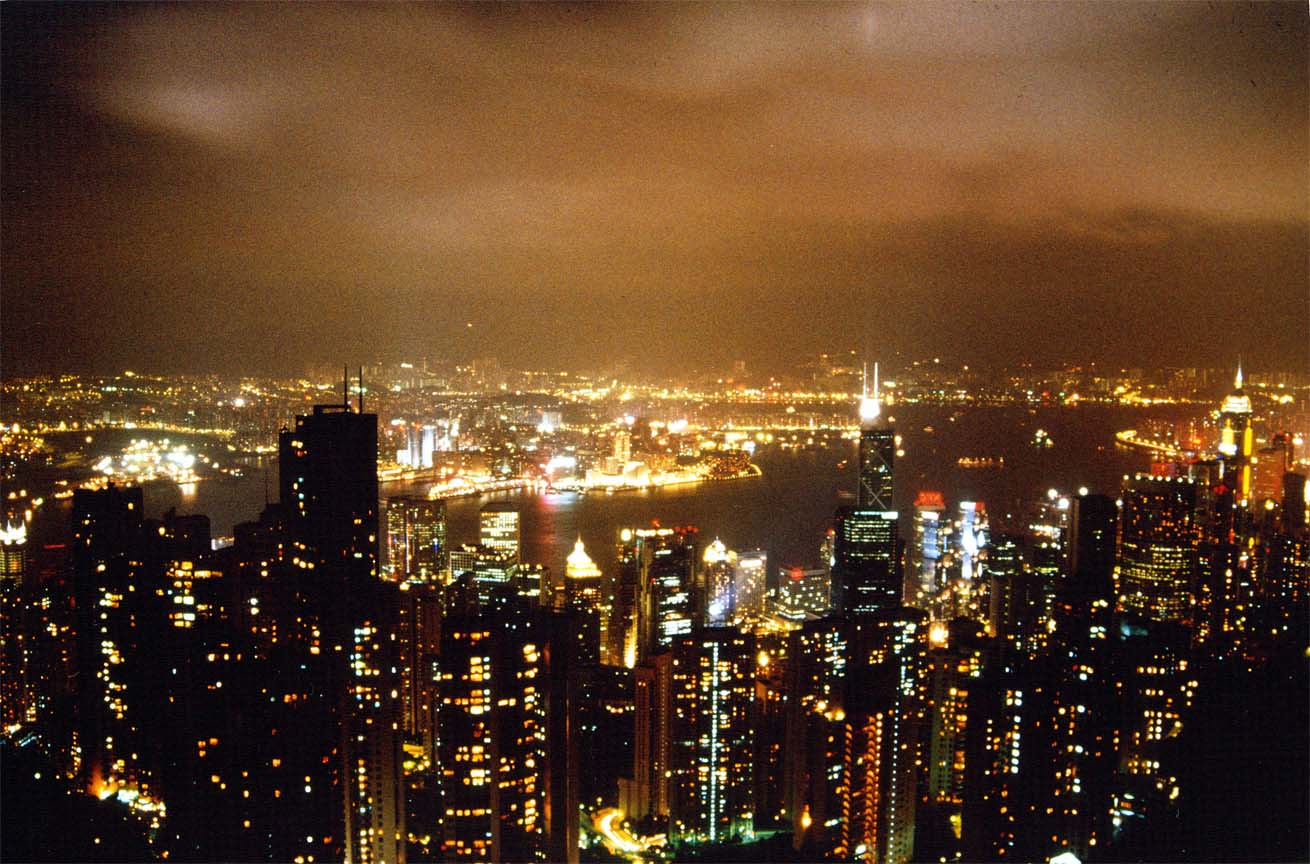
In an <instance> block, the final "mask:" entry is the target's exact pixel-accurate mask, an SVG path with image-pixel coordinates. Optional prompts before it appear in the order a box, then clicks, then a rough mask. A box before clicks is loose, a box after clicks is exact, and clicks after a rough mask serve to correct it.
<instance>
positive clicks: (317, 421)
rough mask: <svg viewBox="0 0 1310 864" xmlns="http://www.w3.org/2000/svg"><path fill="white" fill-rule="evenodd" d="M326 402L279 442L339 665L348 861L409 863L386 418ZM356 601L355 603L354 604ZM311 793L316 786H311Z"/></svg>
mask: <svg viewBox="0 0 1310 864" xmlns="http://www.w3.org/2000/svg"><path fill="white" fill-rule="evenodd" d="M362 403H363V397H362V395H361V397H360V406H359V409H360V410H357V411H352V410H351V406H350V404H349V403H343V404H341V405H315V406H314V411H313V413H312V414H310V415H299V416H297V417H296V421H295V427H294V428H293V429H286V428H284V429H283V430H282V431H281V433H280V434H279V436H278V445H279V453H280V462H279V481H280V488H281V493H282V505H283V511H284V513H285V518H286V525H287V534H288V537H289V538H290V547H291V548H290V552H291V563H292V565H293V566H295V567H297V568H300V569H301V570H303V571H307V574H306V575H309V574H311V573H312V574H313V575H312V577H311V578H310V580H309V584H310V585H311V586H312V587H311V589H310V595H311V596H310V597H309V600H310V602H311V603H312V604H313V607H314V608H316V609H317V610H319V614H320V616H321V617H320V624H321V627H322V641H323V642H324V643H325V646H324V647H325V648H326V652H327V656H328V658H329V662H331V663H332V664H334V666H333V668H332V670H331V672H330V675H329V681H330V682H331V684H332V692H331V693H330V694H329V695H328V699H327V704H328V705H329V710H332V711H333V715H334V717H335V722H336V723H337V724H338V729H339V734H340V739H339V740H340V742H341V747H340V750H339V752H338V754H337V759H338V762H337V764H338V765H339V772H340V773H339V775H338V777H337V778H336V780H335V782H337V783H339V784H340V786H339V788H340V789H341V790H342V792H343V799H342V807H343V811H342V813H343V818H342V823H343V824H342V832H343V835H344V840H345V842H344V850H343V851H344V858H345V860H346V861H347V862H348V864H365V862H368V864H374V862H376V864H393V862H400V864H403V862H404V860H405V844H406V840H405V820H404V816H405V806H404V785H403V778H402V776H401V770H402V769H401V759H400V746H401V741H400V734H399V730H400V723H401V717H400V711H399V705H398V697H399V686H400V681H399V678H398V676H397V668H398V665H397V664H398V662H399V661H398V660H397V658H396V657H395V653H394V648H395V628H396V615H397V610H398V598H397V597H396V592H395V588H394V586H390V585H385V584H382V583H381V582H380V581H379V580H378V578H377V577H378V575H379V573H380V568H379V561H378V547H379V543H378V535H379V530H378V481H377V467H378V447H377V435H378V428H377V415H376V414H365V413H363V410H362V408H363V404H362ZM347 599H349V600H351V601H353V602H344V601H345V600H347ZM307 786H308V784H307Z"/></svg>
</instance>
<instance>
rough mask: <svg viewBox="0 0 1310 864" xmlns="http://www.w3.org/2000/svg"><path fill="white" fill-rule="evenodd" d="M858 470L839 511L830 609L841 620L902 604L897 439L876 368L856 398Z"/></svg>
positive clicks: (835, 527) (866, 372)
mask: <svg viewBox="0 0 1310 864" xmlns="http://www.w3.org/2000/svg"><path fill="white" fill-rule="evenodd" d="M859 410H860V445H859V446H860V471H859V489H858V490H857V494H856V504H855V506H854V507H850V506H846V507H841V508H838V510H837V517H836V524H835V525H834V526H833V528H834V532H835V536H834V539H835V544H834V550H833V552H834V555H833V558H834V560H833V568H832V605H833V608H835V609H837V610H839V611H840V612H842V613H843V614H846V615H863V614H867V613H875V612H880V611H882V610H886V609H892V608H896V607H897V606H899V605H900V602H901V581H902V580H901V572H900V564H899V555H898V551H897V547H898V532H897V525H896V521H897V515H898V514H897V513H896V511H895V510H894V509H893V505H892V467H893V464H894V461H895V458H896V436H895V434H893V432H892V430H891V426H890V425H889V424H888V423H887V420H886V418H885V417H884V416H883V413H882V393H881V392H880V391H879V381H878V366H877V364H874V367H873V392H872V393H870V392H869V381H868V370H867V367H866V370H865V379H864V388H863V393H862V394H861V396H860V406H859Z"/></svg>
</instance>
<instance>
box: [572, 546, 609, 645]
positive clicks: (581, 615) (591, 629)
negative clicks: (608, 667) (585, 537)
mask: <svg viewBox="0 0 1310 864" xmlns="http://www.w3.org/2000/svg"><path fill="white" fill-rule="evenodd" d="M604 600H605V597H604V593H603V591H602V586H601V572H600V568H599V567H597V566H596V562H594V561H592V560H591V556H590V555H588V554H587V550H586V549H585V548H584V547H583V545H582V538H581V537H579V538H578V542H577V543H575V544H574V546H573V551H572V552H570V553H569V557H568V560H567V561H566V562H565V565H564V604H563V605H564V607H565V608H567V609H570V610H573V611H575V612H577V613H578V617H577V624H578V627H579V629H580V631H581V633H580V635H581V636H582V645H583V647H582V650H581V657H582V659H583V661H585V662H588V663H599V662H600V646H601V644H603V642H604V636H605V634H604V632H603V630H602V628H603V626H604V625H605V624H606V622H607V619H608V617H609V616H608V615H607V614H606V613H607V612H608V610H607V609H606V608H605V605H604Z"/></svg>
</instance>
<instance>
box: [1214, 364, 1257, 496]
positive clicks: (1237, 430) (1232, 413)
mask: <svg viewBox="0 0 1310 864" xmlns="http://www.w3.org/2000/svg"><path fill="white" fill-rule="evenodd" d="M1242 384H1243V379H1242V361H1241V360H1238V361H1237V375H1236V376H1235V377H1234V379H1233V392H1231V393H1229V394H1228V395H1227V396H1225V397H1224V401H1223V404H1221V405H1220V406H1219V422H1220V426H1221V428H1220V432H1219V455H1220V457H1221V458H1222V459H1223V460H1224V463H1225V470H1224V474H1225V476H1226V477H1227V478H1229V481H1228V482H1229V485H1230V486H1231V487H1232V488H1234V489H1236V490H1237V491H1238V493H1239V496H1240V497H1239V501H1245V500H1247V499H1248V498H1249V497H1250V494H1251V453H1252V450H1253V449H1254V444H1255V438H1254V432H1253V430H1252V429H1251V413H1252V410H1251V397H1250V396H1247V395H1246V391H1245V390H1244V389H1243V387H1242Z"/></svg>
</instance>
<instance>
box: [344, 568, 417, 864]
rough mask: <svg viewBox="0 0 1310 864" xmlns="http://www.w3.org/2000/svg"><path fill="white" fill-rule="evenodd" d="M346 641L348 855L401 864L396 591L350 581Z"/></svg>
mask: <svg viewBox="0 0 1310 864" xmlns="http://www.w3.org/2000/svg"><path fill="white" fill-rule="evenodd" d="M352 590H353V592H354V594H355V596H354V598H353V600H354V602H355V604H356V607H357V611H356V612H355V613H354V615H353V616H352V617H353V624H354V627H353V628H352V630H351V642H350V644H349V654H348V655H347V659H348V662H349V670H350V674H349V676H348V678H347V688H348V696H347V707H346V712H345V715H344V719H345V720H346V724H345V733H346V740H345V742H344V745H343V747H342V753H343V755H344V756H345V765H346V771H345V773H344V776H343V778H342V780H343V783H344V787H345V788H344V790H343V791H344V793H345V799H346V803H345V813H346V820H345V821H346V827H345V840H346V851H345V860H346V861H347V862H354V864H365V862H368V864H393V862H399V864H404V861H405V853H406V836H407V835H406V830H405V782H404V781H405V778H404V772H403V770H402V767H401V766H402V757H401V752H402V751H401V745H402V743H403V742H402V734H401V731H400V725H401V715H400V708H401V705H402V700H400V699H398V698H397V697H398V695H399V694H398V693H397V690H396V685H397V684H398V683H399V681H398V680H397V678H398V676H397V675H396V665H397V663H398V658H397V656H396V645H395V641H394V634H395V632H396V629H397V627H396V612H397V604H398V597H397V594H398V593H399V592H398V591H397V589H396V588H395V587H394V586H392V585H389V584H386V583H383V582H378V581H373V582H368V583H363V584H360V585H357V586H355V587H354V588H353V589H352Z"/></svg>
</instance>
